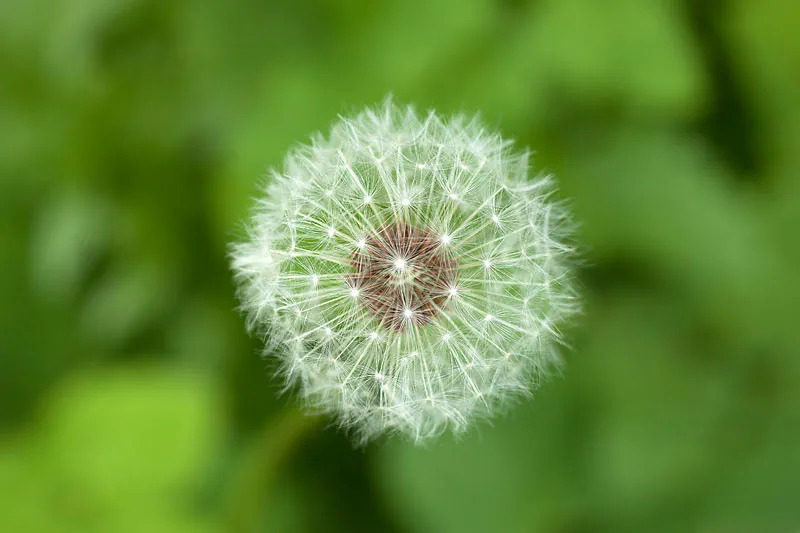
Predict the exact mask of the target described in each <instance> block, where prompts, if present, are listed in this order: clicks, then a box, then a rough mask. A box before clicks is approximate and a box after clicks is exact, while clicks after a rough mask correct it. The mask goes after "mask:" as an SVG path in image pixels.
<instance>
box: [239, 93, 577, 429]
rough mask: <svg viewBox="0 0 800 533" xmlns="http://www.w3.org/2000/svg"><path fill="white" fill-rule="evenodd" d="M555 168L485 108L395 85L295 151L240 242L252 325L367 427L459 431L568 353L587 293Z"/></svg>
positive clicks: (242, 292) (316, 393)
mask: <svg viewBox="0 0 800 533" xmlns="http://www.w3.org/2000/svg"><path fill="white" fill-rule="evenodd" d="M553 183H554V182H553V179H552V177H550V176H538V177H537V176H534V177H531V176H528V154H527V153H525V152H522V153H516V152H514V151H513V149H512V146H511V143H510V142H509V141H507V140H504V139H502V138H501V137H500V136H499V135H498V134H495V133H493V132H491V131H489V130H487V129H485V128H484V126H483V125H482V124H481V123H480V121H478V120H477V119H473V118H469V117H464V116H457V117H453V118H450V119H446V118H442V117H440V116H439V115H437V114H436V113H429V114H426V115H422V116H420V115H418V114H417V113H416V112H415V111H414V109H413V108H411V107H399V106H396V105H395V104H393V103H392V102H391V101H389V100H387V101H386V102H385V103H384V104H383V105H382V106H380V107H377V108H370V109H367V110H365V111H363V112H362V113H360V114H358V115H356V116H354V117H351V118H342V119H340V120H339V121H338V122H336V123H335V124H334V125H333V127H332V129H331V131H330V132H329V134H328V135H327V136H325V137H322V136H317V137H314V139H313V140H312V141H311V143H310V144H308V145H305V146H300V147H298V148H295V149H293V150H292V151H291V152H290V153H289V154H288V156H287V158H286V161H285V163H284V167H283V169H282V171H281V172H276V173H275V175H274V176H273V177H272V178H271V183H270V185H269V186H268V188H267V191H266V193H265V195H264V197H262V198H259V199H258V202H257V207H256V211H255V212H254V214H253V217H252V220H251V222H250V224H249V227H248V237H247V239H246V240H244V241H243V242H241V243H238V244H235V245H233V248H232V254H231V255H232V267H233V270H234V273H235V277H236V280H237V282H238V287H239V297H240V300H241V307H242V310H243V311H244V313H245V316H246V317H247V324H248V327H249V328H250V329H251V330H253V331H257V332H259V333H262V334H264V337H265V338H266V339H268V341H269V344H270V346H269V353H271V354H276V355H275V356H274V357H276V360H277V361H278V362H279V366H280V369H281V375H282V378H283V379H284V380H286V382H287V384H297V385H298V391H299V394H300V395H302V396H303V397H304V399H305V401H306V403H307V404H308V405H309V406H310V407H311V408H312V409H314V410H316V411H322V412H327V413H329V414H331V415H332V416H334V417H335V418H336V419H337V420H338V422H339V423H340V424H341V425H342V426H343V427H346V428H348V429H351V430H352V431H353V433H354V434H355V435H356V436H357V438H358V439H359V440H361V441H367V440H370V439H373V438H376V437H378V436H379V435H382V434H384V433H399V434H403V435H405V436H407V437H409V438H410V439H413V440H416V441H420V440H424V439H426V438H429V437H433V436H436V435H438V434H440V433H442V432H443V431H445V430H452V431H454V432H462V431H464V430H466V429H467V428H468V427H470V426H471V424H472V423H473V422H474V421H475V420H476V419H479V418H482V417H488V416H491V415H493V414H495V413H496V412H498V411H502V410H503V409H504V408H505V407H506V406H508V405H509V404H510V403H511V401H512V400H513V399H514V398H517V397H519V396H520V395H524V394H526V393H530V392H532V390H533V389H534V388H535V387H536V385H537V384H538V383H539V382H541V379H542V378H543V377H545V376H546V375H547V373H548V372H549V371H550V370H551V369H552V368H553V367H554V366H556V365H558V364H559V360H560V359H559V355H558V350H557V347H558V345H559V344H561V342H562V339H561V338H560V333H559V331H560V328H559V326H560V325H561V324H563V323H564V322H565V321H567V320H568V319H569V318H570V317H571V316H572V315H574V314H575V313H576V312H577V311H578V308H579V305H578V297H577V293H576V290H575V283H574V279H573V265H574V258H573V255H574V252H573V250H574V246H572V245H571V244H570V242H571V229H570V228H571V223H570V219H569V215H568V212H567V210H566V209H565V208H564V206H563V204H560V203H557V202H554V201H553V191H554V189H553ZM512 354H514V355H513V356H512Z"/></svg>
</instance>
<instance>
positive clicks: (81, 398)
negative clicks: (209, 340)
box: [0, 368, 219, 532]
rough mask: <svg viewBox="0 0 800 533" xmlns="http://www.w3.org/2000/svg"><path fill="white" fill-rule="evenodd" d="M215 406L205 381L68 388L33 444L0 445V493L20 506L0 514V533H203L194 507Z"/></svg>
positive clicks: (151, 379)
mask: <svg viewBox="0 0 800 533" xmlns="http://www.w3.org/2000/svg"><path fill="white" fill-rule="evenodd" d="M214 405H215V395H214V392H213V389H211V388H210V387H209V384H208V383H207V380H206V379H204V378H202V377H201V376H199V375H192V374H189V373H186V372H178V371H175V370H168V369H155V368H153V369H144V368H117V369H114V370H106V371H103V372H93V373H88V374H85V375H82V376H77V377H75V378H73V379H72V380H70V381H69V382H68V383H66V384H65V385H64V386H63V387H61V388H60V389H59V390H58V391H57V392H55V393H54V394H53V395H52V398H51V402H50V403H49V405H48V409H47V410H46V413H45V416H44V419H43V421H42V424H41V426H40V427H38V428H37V429H36V431H35V432H34V433H33V434H31V435H27V436H24V437H22V438H21V439H20V440H19V441H16V442H10V443H3V445H2V449H3V452H2V453H0V486H2V487H3V488H2V490H3V491H4V492H6V493H10V492H16V491H17V490H20V489H21V490H22V491H24V492H25V493H26V496H25V497H24V498H20V500H19V505H17V506H13V507H12V508H7V509H6V512H4V513H2V514H0V529H2V530H4V531H15V532H16V531H18V532H26V531H31V532H33V531H98V532H99V531H119V532H125V531H131V532H133V531H164V532H168V531H171V532H175V531H210V530H211V529H210V525H211V523H210V522H209V519H210V515H208V513H207V512H205V511H201V509H200V507H199V505H200V496H201V490H200V483H201V481H202V478H203V476H204V472H203V470H202V468H203V466H204V464H205V463H206V462H207V461H208V459H209V457H210V455H211V453H213V452H214V451H215V448H216V446H217V445H218V442H217V438H216V437H215V436H214V435H215V434H217V433H218V428H219V418H218V414H217V412H216V409H215V407H214ZM26 439H27V441H26ZM20 482H22V485H21V486H20V485H18V484H19V483H20ZM18 487H19V488H18Z"/></svg>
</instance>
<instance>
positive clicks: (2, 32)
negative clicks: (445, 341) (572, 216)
mask: <svg viewBox="0 0 800 533" xmlns="http://www.w3.org/2000/svg"><path fill="white" fill-rule="evenodd" d="M798 28H800V4H798V2H797V0H758V1H756V0H752V1H750V0H713V1H712V0H708V1H704V0H693V1H691V0H683V1H667V0H663V1H662V0H607V1H599V0H448V1H434V0H403V1H396V2H382V1H375V0H352V1H339V0H297V1H286V2H258V1H256V0H229V1H227V2H217V1H211V0H195V1H192V2H189V1H180V0H178V1H176V2H164V1H157V0H66V1H56V0H27V1H26V0H5V1H3V2H0V495H1V496H0V531H3V532H7V533H27V532H82V533H83V532H123V533H124V532H137V533H141V532H170V533H181V532H195V531H199V532H209V533H210V532H227V531H232V532H242V533H249V532H317V531H334V532H335V531H348V532H353V531H369V532H373V531H387V532H419V533H423V532H445V533H446V532H460V533H463V532H470V531H492V532H494V531H498V532H548V533H590V532H613V533H624V532H684V531H687V532H689V531H691V532H695V531H696V532H701V533H750V532H752V533H773V532H774V533H796V532H797V531H800V324H798V322H799V321H798V317H799V316H800V311H798V301H800V283H798V267H800V238H799V237H798V230H799V229H800V97H799V95H800V31H798ZM389 92H392V93H393V94H394V95H395V96H396V97H397V98H398V99H399V100H400V101H401V102H414V103H415V104H417V105H418V106H419V107H420V108H423V109H424V108H428V107H436V108H437V109H438V110H440V111H442V112H444V113H453V112H458V111H467V112H473V111H478V110H480V111H481V112H482V116H483V117H484V119H485V121H486V122H487V124H489V125H490V126H491V127H493V128H497V129H499V130H500V131H501V132H502V133H503V134H504V135H506V136H509V137H514V138H516V139H518V141H519V143H520V145H521V146H524V145H529V146H531V147H532V148H533V149H535V150H536V151H537V156H536V161H535V163H536V167H537V168H539V169H546V170H548V171H552V172H554V173H555V174H556V175H557V176H558V178H559V179H560V183H561V187H562V191H561V193H562V194H563V196H565V197H568V198H571V199H572V203H573V206H574V211H575V213H576V216H577V218H578V219H579V220H580V221H581V223H582V226H581V230H580V236H579V238H580V240H581V242H582V243H583V244H584V245H585V246H586V253H585V260H586V263H587V265H586V266H585V267H584V268H583V269H582V270H581V272H580V278H581V283H582V285H583V286H584V292H585V299H586V306H585V307H586V312H585V315H584V316H583V317H581V319H580V320H579V321H578V322H577V323H576V324H575V325H573V326H572V327H571V328H570V329H569V330H568V331H567V334H568V339H569V341H570V343H571V345H572V349H571V350H570V351H569V353H567V365H566V367H565V369H564V372H563V375H562V376H558V377H555V378H553V379H552V380H551V381H550V382H549V383H547V384H546V385H545V386H544V387H543V388H542V389H541V390H540V391H539V393H538V394H537V397H536V398H535V400H534V401H530V402H525V403H523V404H522V405H520V406H519V407H517V408H515V409H514V410H512V412H511V413H509V414H508V416H506V417H503V418H501V419H498V420H496V421H494V423H493V424H491V425H490V424H486V423H484V424H481V425H479V426H477V427H475V428H474V430H473V431H472V432H470V433H469V434H468V435H466V436H465V437H463V438H462V439H460V440H458V441H456V440H454V439H452V438H451V437H445V438H442V439H440V440H439V441H437V442H435V443H433V444H431V445H429V446H427V447H425V448H417V447H414V446H412V445H410V444H407V443H405V442H402V441H398V440H388V441H383V442H378V443H374V444H371V445H369V446H368V447H366V448H365V449H354V448H353V446H352V445H351V443H350V441H349V440H348V438H347V436H346V435H343V434H342V433H341V432H340V431H338V430H336V429H335V428H334V427H331V423H330V421H328V420H315V419H310V418H306V417H303V416H302V415H301V414H299V412H298V411H297V408H296V407H295V401H294V399H293V398H292V397H291V396H283V397H279V392H280V387H281V383H279V382H278V381H277V380H275V379H274V378H273V377H272V374H271V371H270V366H269V364H268V363H267V362H265V361H264V360H263V359H260V358H259V355H258V354H259V345H260V344H261V343H260V341H259V340H258V339H251V338H249V337H248V336H247V334H246V333H245V329H244V325H243V320H242V319H241V317H239V316H238V315H237V313H236V311H235V306H236V301H235V299H234V296H233V293H234V287H233V284H232V281H231V275H230V273H229V271H228V267H227V259H226V243H227V242H229V241H231V240H232V239H234V238H236V237H237V236H238V235H240V234H241V221H242V220H243V219H244V218H245V217H246V215H247V212H248V208H249V206H250V203H251V197H252V196H253V195H254V194H256V192H257V187H256V184H257V181H258V179H259V178H260V177H261V176H263V175H264V174H265V172H266V170H267V169H268V168H269V167H272V166H278V165H280V164H281V159H282V154H284V153H285V152H286V150H287V149H288V148H289V147H290V146H292V145H293V144H295V143H298V142H302V141H305V140H306V139H307V138H308V134H310V133H312V132H313V131H315V130H326V129H327V127H328V126H329V124H330V123H331V122H332V121H333V120H334V119H335V117H336V116H337V114H339V113H350V112H352V111H354V110H357V109H359V108H360V107H361V106H363V105H366V104H374V103H376V102H378V101H380V100H381V99H382V98H383V97H384V96H385V95H386V94H387V93H389Z"/></svg>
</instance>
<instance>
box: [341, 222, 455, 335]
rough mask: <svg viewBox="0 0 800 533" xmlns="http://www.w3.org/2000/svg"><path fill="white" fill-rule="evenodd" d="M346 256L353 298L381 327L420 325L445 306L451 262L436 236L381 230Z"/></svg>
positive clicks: (408, 229)
mask: <svg viewBox="0 0 800 533" xmlns="http://www.w3.org/2000/svg"><path fill="white" fill-rule="evenodd" d="M362 244H363V246H361V247H360V248H359V249H358V250H357V251H356V252H355V253H354V254H353V256H352V259H351V264H352V265H353V268H354V269H355V273H354V274H351V275H350V276H349V278H348V280H347V282H348V284H349V285H350V286H351V287H352V289H353V294H354V296H356V297H357V298H358V300H359V302H360V303H361V304H362V305H364V306H365V307H366V308H367V309H368V310H369V311H370V312H371V313H372V314H373V315H374V316H375V317H376V318H377V319H378V321H380V322H381V323H382V324H383V325H384V326H385V327H387V328H390V329H392V330H394V331H402V330H403V329H405V328H406V327H408V326H411V325H414V326H424V325H425V324H427V323H429V322H431V321H432V320H433V319H434V318H435V317H436V316H437V315H438V314H439V311H440V310H441V309H442V308H443V307H444V306H445V305H446V304H447V299H448V295H449V291H451V290H452V289H453V287H454V284H455V281H456V262H455V260H454V259H452V258H451V257H449V256H448V255H447V254H446V253H445V252H444V250H443V249H442V246H441V242H440V239H439V238H438V236H437V235H436V234H435V233H433V232H432V231H430V230H428V229H421V228H418V227H415V226H411V225H409V224H405V223H399V224H395V225H392V226H385V227H383V228H381V229H380V230H378V231H377V233H376V234H374V235H371V236H370V237H369V238H367V239H365V241H364V242H363V243H362Z"/></svg>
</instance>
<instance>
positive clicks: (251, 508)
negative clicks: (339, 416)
mask: <svg viewBox="0 0 800 533" xmlns="http://www.w3.org/2000/svg"><path fill="white" fill-rule="evenodd" d="M321 420H322V417H320V416H308V415H306V414H305V413H303V412H302V411H300V410H299V409H298V408H296V407H293V408H289V409H287V410H285V411H283V412H282V413H281V414H279V415H278V417H277V418H276V419H274V420H273V421H272V423H269V424H265V426H264V428H263V429H262V430H261V431H260V432H259V433H258V434H257V435H256V436H255V437H254V438H253V439H252V442H251V443H250V444H249V445H248V447H247V449H246V450H245V452H244V454H243V456H242V458H241V459H240V460H239V461H238V465H237V467H236V469H235V471H234V472H233V474H232V476H231V481H230V485H229V489H228V491H227V494H226V498H225V502H224V503H225V513H226V518H227V522H228V526H229V530H230V531H232V532H235V533H253V532H255V531H258V530H259V525H260V521H261V518H262V516H263V509H264V502H265V501H267V500H268V498H269V493H270V492H271V491H272V490H273V489H274V486H275V482H276V478H277V477H278V475H279V473H280V470H281V468H282V467H283V466H284V465H285V464H286V463H287V462H288V461H289V459H290V458H291V456H292V452H293V450H294V449H295V448H296V446H297V445H298V444H299V443H300V442H301V441H302V440H303V438H305V437H306V436H308V435H309V434H310V433H311V431H312V430H313V429H314V428H315V427H316V426H317V424H318V423H319V422H320V421H321Z"/></svg>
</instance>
